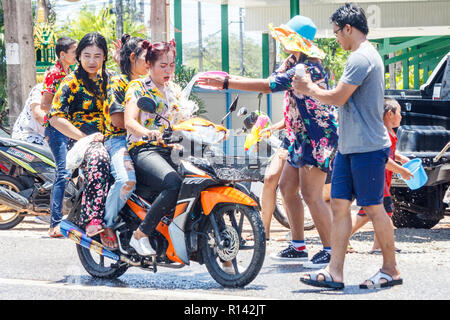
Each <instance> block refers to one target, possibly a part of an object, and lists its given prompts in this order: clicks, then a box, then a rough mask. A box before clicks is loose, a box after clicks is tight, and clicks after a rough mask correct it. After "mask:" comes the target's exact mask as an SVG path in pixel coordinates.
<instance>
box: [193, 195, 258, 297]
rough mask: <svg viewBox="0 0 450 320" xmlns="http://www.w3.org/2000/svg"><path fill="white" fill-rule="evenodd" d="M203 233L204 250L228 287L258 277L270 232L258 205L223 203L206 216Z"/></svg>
mask: <svg viewBox="0 0 450 320" xmlns="http://www.w3.org/2000/svg"><path fill="white" fill-rule="evenodd" d="M202 233H203V234H206V236H202V237H200V239H199V241H200V243H199V246H200V250H201V252H202V256H203V261H204V263H205V265H206V268H207V269H208V272H209V273H210V275H211V276H212V277H213V279H214V280H216V281H217V282H218V283H219V284H221V285H222V286H224V287H227V288H237V287H244V286H246V285H247V284H249V283H250V282H252V281H253V280H254V279H255V278H256V276H257V275H258V273H259V271H260V270H261V267H262V265H263V263H264V257H265V254H266V235H265V231H264V225H263V223H262V220H261V215H260V214H259V212H258V211H257V210H256V209H255V208H253V207H248V206H243V205H236V204H229V205H223V206H219V207H217V208H215V209H214V210H213V211H212V212H211V213H210V216H208V217H207V218H206V222H205V224H204V225H203V227H202ZM218 235H219V237H218ZM248 239H252V240H248Z"/></svg>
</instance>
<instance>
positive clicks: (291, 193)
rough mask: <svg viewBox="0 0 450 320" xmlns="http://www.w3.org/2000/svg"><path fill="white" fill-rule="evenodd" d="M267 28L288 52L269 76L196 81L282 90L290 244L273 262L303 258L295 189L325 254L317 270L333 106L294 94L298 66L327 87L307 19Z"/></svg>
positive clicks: (327, 223) (326, 231)
mask: <svg viewBox="0 0 450 320" xmlns="http://www.w3.org/2000/svg"><path fill="white" fill-rule="evenodd" d="M269 29H270V30H271V32H272V36H273V37H274V38H275V39H276V40H278V41H280V43H281V44H282V46H283V48H284V50H285V51H286V52H288V53H289V54H290V56H289V57H288V58H287V59H286V60H285V61H284V63H283V64H282V65H281V66H280V67H279V68H278V69H277V70H276V71H275V72H274V73H273V74H272V76H270V77H269V78H268V79H248V78H243V77H235V76H230V77H228V78H227V77H219V76H211V77H201V78H200V79H199V84H203V85H208V86H215V87H217V88H220V89H222V88H224V89H227V88H230V89H239V90H247V91H260V92H264V93H270V92H279V91H285V99H284V101H285V110H284V111H285V112H284V113H285V127H286V129H287V132H288V139H289V141H290V146H289V148H288V158H287V164H285V166H284V168H283V172H282V174H281V178H280V190H281V193H282V196H283V200H284V205H285V206H286V209H287V215H288V218H289V224H290V227H291V238H292V241H291V244H290V245H289V247H288V248H287V249H285V250H283V251H281V252H279V253H278V254H275V255H273V256H272V258H274V259H277V260H283V261H307V260H308V253H307V250H306V246H305V242H304V210H303V205H302V201H301V198H300V195H299V190H300V191H301V194H302V196H303V199H304V200H305V202H306V204H307V205H308V208H309V210H310V213H311V216H312V218H313V220H314V223H315V225H316V228H317V230H318V232H319V235H320V238H321V240H322V244H323V246H324V250H321V251H320V252H319V253H318V254H316V255H315V256H314V257H313V259H312V261H311V262H309V264H310V267H322V265H321V264H316V263H315V262H316V260H317V259H315V258H319V260H321V261H325V262H326V261H329V257H330V256H329V252H330V251H331V249H330V247H329V246H330V230H331V212H330V210H329V208H328V207H327V206H326V204H325V202H324V201H323V198H322V191H323V186H324V184H325V179H326V176H327V172H328V171H329V170H330V169H331V168H330V165H331V162H332V157H333V154H334V150H335V149H336V147H337V141H338V136H337V122H336V119H335V117H334V113H333V107H332V106H327V105H322V104H321V103H320V102H319V101H317V100H315V99H313V98H311V97H307V96H296V95H295V94H294V91H293V90H292V85H291V83H292V79H293V77H294V74H295V66H296V65H297V64H303V65H304V66H305V70H306V72H309V73H310V74H311V78H312V79H313V81H315V82H316V83H318V84H319V85H321V86H323V87H324V88H327V87H328V84H327V83H328V79H327V76H326V74H325V72H324V70H323V67H322V65H321V62H320V61H321V59H323V58H324V57H325V54H324V53H323V51H322V50H320V49H319V48H318V47H316V46H315V45H314V43H313V42H312V40H313V38H314V36H315V32H316V27H315V25H314V24H313V23H312V21H311V19H309V18H307V17H303V16H295V17H294V18H292V19H291V20H290V21H289V22H288V23H287V25H281V26H280V27H277V28H273V26H272V25H269ZM326 263H327V262H326ZM304 265H305V264H304Z"/></svg>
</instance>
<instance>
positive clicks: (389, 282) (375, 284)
mask: <svg viewBox="0 0 450 320" xmlns="http://www.w3.org/2000/svg"><path fill="white" fill-rule="evenodd" d="M381 279H384V280H386V282H381ZM366 281H370V282H372V283H370V284H360V285H359V288H360V289H380V288H387V287H393V286H396V285H400V284H403V279H401V278H400V279H397V280H394V279H393V278H392V277H391V276H390V275H388V274H387V273H384V272H383V271H381V269H380V270H379V271H378V272H377V273H375V274H374V275H373V276H372V277H370V278H369V279H367V280H366Z"/></svg>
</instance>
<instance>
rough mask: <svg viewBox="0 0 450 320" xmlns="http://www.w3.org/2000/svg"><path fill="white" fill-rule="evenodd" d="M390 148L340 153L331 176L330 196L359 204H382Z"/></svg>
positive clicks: (335, 160)
mask: <svg viewBox="0 0 450 320" xmlns="http://www.w3.org/2000/svg"><path fill="white" fill-rule="evenodd" d="M389 153H390V148H385V149H381V150H377V151H372V152H365V153H351V154H341V153H340V152H338V153H337V155H336V158H335V159H334V163H333V173H332V177H331V198H333V199H345V200H349V201H353V200H354V199H355V198H356V204H357V205H358V206H363V207H364V206H372V205H378V204H382V203H383V198H384V184H385V169H386V162H387V161H388V159H389Z"/></svg>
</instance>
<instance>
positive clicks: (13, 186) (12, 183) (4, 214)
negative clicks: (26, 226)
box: [0, 174, 25, 230]
mask: <svg viewBox="0 0 450 320" xmlns="http://www.w3.org/2000/svg"><path fill="white" fill-rule="evenodd" d="M0 186H2V187H4V188H7V189H9V190H12V191H15V192H19V191H20V190H23V189H24V187H23V185H22V184H21V183H20V182H19V180H17V179H16V178H14V177H11V176H8V175H4V174H2V175H0ZM24 218H25V215H23V214H21V213H20V212H19V211H16V210H14V209H12V208H10V207H8V206H6V205H0V230H8V229H12V228H14V227H15V226H16V225H18V224H19V223H21V222H22V220H23V219H24Z"/></svg>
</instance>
